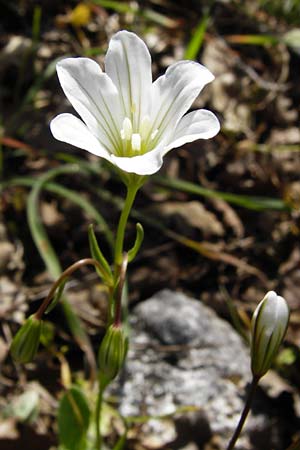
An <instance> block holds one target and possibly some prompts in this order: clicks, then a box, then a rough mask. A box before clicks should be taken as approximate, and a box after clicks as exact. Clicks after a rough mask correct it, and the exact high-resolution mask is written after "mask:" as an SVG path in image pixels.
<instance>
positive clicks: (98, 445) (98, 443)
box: [95, 379, 109, 450]
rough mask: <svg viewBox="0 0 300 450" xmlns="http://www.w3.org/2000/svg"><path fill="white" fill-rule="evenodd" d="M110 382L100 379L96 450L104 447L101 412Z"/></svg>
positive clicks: (96, 414)
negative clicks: (105, 391) (105, 392)
mask: <svg viewBox="0 0 300 450" xmlns="http://www.w3.org/2000/svg"><path fill="white" fill-rule="evenodd" d="M108 384H109V383H108V382H106V381H104V380H101V379H99V392H98V397H97V404H96V412H95V421H96V449H95V450H101V447H102V436H101V412H102V403H103V393H104V390H105V388H106V387H107V386H108Z"/></svg>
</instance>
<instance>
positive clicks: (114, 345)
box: [98, 324, 128, 386]
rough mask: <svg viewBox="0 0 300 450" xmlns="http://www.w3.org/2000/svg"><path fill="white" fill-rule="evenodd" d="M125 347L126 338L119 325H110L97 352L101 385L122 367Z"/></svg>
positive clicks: (113, 376)
mask: <svg viewBox="0 0 300 450" xmlns="http://www.w3.org/2000/svg"><path fill="white" fill-rule="evenodd" d="M127 348H128V344H127V338H126V337H125V334H124V331H123V329H122V327H121V325H115V324H112V325H110V326H109V327H108V329H107V331H106V334H105V336H104V338H103V340H102V342H101V345H100V348H99V353H98V364H99V376H100V381H101V383H102V385H103V386H106V385H107V384H109V383H110V382H111V381H112V380H113V379H114V378H115V377H116V376H117V375H118V373H119V372H120V370H121V369H122V367H123V364H124V361H125V357H126V353H127Z"/></svg>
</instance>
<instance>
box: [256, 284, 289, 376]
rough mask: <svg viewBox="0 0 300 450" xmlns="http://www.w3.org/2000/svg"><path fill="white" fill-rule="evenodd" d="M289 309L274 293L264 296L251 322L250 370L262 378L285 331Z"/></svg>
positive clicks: (281, 298) (282, 299)
mask: <svg viewBox="0 0 300 450" xmlns="http://www.w3.org/2000/svg"><path fill="white" fill-rule="evenodd" d="M289 316H290V312H289V307H288V305H287V303H286V301H285V299H284V298H283V297H280V296H279V295H277V294H276V292H274V291H270V292H268V293H267V294H266V296H265V297H264V298H263V300H262V301H261V302H260V304H259V305H258V307H257V308H256V310H255V311H254V314H253V317H252V322H251V370H252V373H253V375H254V376H256V377H262V376H263V375H265V374H266V373H267V371H268V370H269V369H270V367H271V364H272V362H273V360H274V358H275V356H276V354H277V351H278V348H279V346H280V344H281V343H282V341H283V339H284V336H285V334H286V331H287V327H288V322H289Z"/></svg>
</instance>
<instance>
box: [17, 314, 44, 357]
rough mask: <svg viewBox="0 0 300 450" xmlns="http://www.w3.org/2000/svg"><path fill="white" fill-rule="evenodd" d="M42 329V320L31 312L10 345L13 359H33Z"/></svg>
mask: <svg viewBox="0 0 300 450" xmlns="http://www.w3.org/2000/svg"><path fill="white" fill-rule="evenodd" d="M41 331H42V321H41V320H39V319H37V318H36V316H35V315H34V314H33V315H31V316H30V317H28V319H27V320H26V321H25V323H24V324H23V325H22V326H21V328H20V329H19V331H18V332H17V334H16V335H15V337H14V338H13V341H12V343H11V346H10V353H11V355H12V357H13V359H14V360H15V361H17V362H20V363H23V364H25V363H27V362H30V361H32V360H33V359H34V357H35V355H36V352H37V350H38V347H39V343H40V337H41Z"/></svg>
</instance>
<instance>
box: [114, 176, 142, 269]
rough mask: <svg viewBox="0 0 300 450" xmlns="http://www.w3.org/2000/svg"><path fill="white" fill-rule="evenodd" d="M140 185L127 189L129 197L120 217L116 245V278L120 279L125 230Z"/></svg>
mask: <svg viewBox="0 0 300 450" xmlns="http://www.w3.org/2000/svg"><path fill="white" fill-rule="evenodd" d="M139 187H140V186H139V185H138V184H130V185H129V186H128V187H127V195H126V200H125V203H124V207H123V210H122V213H121V216H120V220H119V225H118V230H117V236H116V245H115V269H116V271H117V273H116V276H117V277H118V273H119V267H120V266H121V264H122V258H123V245H124V235H125V229H126V225H127V221H128V217H129V214H130V211H131V208H132V205H133V202H134V199H135V196H136V194H137V191H138V189H139Z"/></svg>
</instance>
